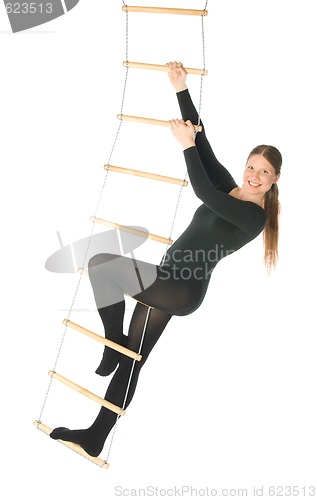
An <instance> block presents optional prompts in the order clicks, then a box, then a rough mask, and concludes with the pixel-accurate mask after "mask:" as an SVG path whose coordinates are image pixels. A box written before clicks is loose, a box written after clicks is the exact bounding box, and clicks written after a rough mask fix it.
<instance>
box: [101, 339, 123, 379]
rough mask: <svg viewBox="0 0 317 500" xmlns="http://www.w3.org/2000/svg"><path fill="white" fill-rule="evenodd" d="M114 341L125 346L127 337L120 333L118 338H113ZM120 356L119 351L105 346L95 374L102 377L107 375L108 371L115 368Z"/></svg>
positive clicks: (110, 371)
mask: <svg viewBox="0 0 317 500" xmlns="http://www.w3.org/2000/svg"><path fill="white" fill-rule="evenodd" d="M114 342H116V343H117V344H120V345H122V346H123V347H126V345H127V343H128V337H127V336H125V335H122V336H121V337H120V339H118V340H114ZM120 357H121V354H120V352H118V351H115V350H114V349H110V347H107V346H105V348H104V351H103V356H102V360H101V362H100V365H99V366H98V368H97V370H96V371H95V373H97V375H100V376H102V377H107V375H110V373H112V372H113V371H114V370H115V369H116V368H117V366H118V363H119V361H120Z"/></svg>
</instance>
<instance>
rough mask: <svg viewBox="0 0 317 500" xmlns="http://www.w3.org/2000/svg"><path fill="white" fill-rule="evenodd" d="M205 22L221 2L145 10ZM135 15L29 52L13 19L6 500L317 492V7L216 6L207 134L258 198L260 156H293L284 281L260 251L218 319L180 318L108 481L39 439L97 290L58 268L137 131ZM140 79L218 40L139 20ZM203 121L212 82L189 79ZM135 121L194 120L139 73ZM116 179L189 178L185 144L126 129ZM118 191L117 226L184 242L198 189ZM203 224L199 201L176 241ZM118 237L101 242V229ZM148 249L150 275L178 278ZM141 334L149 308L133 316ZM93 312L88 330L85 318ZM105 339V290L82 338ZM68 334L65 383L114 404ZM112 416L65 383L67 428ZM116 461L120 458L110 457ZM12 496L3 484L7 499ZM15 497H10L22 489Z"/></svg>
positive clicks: (140, 394)
mask: <svg viewBox="0 0 317 500" xmlns="http://www.w3.org/2000/svg"><path fill="white" fill-rule="evenodd" d="M138 4H143V5H152V6H156V5H158V4H159V5H165V6H180V7H188V8H191V7H197V8H203V7H204V1H196V2H195V1H193V0H188V1H187V0H183V1H182V2H177V1H175V2H173V4H170V2H167V1H164V2H163V1H161V2H157V3H156V2H153V1H152V0H149V1H148V2H146V1H145V0H144V1H142V2H141V1H140V2H138ZM121 5H122V4H121V2H120V1H119V0H117V1H111V2H110V1H103V2H102V1H100V0H99V1H96V0H90V1H88V0H86V1H85V0H82V1H81V2H80V3H79V4H78V5H77V7H76V8H74V9H73V10H72V11H70V12H69V13H68V14H66V15H64V16H63V17H61V18H59V19H56V20H55V21H53V22H51V23H49V24H46V25H42V26H40V27H38V28H34V29H33V30H29V31H27V32H21V33H17V34H12V33H11V31H10V25H9V22H8V19H7V17H6V13H5V10H4V6H0V21H1V24H0V44H1V69H2V71H1V83H0V88H1V92H0V106H1V108H0V109H1V119H0V126H1V148H0V154H1V172H2V173H1V176H2V182H1V191H2V195H1V220H2V221H1V229H2V245H1V255H2V258H1V267H2V270H1V271H2V272H1V276H2V279H1V288H2V321H1V326H2V328H1V330H2V350H1V352H2V356H1V385H2V389H1V396H2V397H1V399H2V403H1V408H2V410H1V421H2V434H3V437H4V439H2V447H1V448H2V450H1V454H2V458H3V459H5V464H4V466H3V472H4V474H3V476H4V478H5V483H7V486H8V488H9V490H8V492H7V493H6V498H18V497H20V498H21V497H22V498H23V497H24V495H28V496H29V495H32V498H33V499H34V500H37V499H40V498H46V499H49V500H50V499H56V498H58V497H61V498H66V497H69V496H70V495H71V497H76V498H79V499H82V498H83V499H84V498H88V497H89V498H92V497H93V496H94V495H98V497H99V498H115V497H116V496H115V487H116V486H121V487H124V488H146V487H147V486H150V485H152V486H157V487H158V488H159V489H164V488H165V489H167V488H169V487H174V485H175V486H181V485H187V486H190V485H192V486H193V487H194V488H197V489H203V488H206V487H207V486H208V487H210V488H218V490H219V491H220V490H221V488H236V489H237V488H248V490H249V496H252V495H253V487H254V486H255V485H256V486H257V487H258V488H260V487H261V486H262V485H263V486H264V487H265V488H268V487H269V486H270V485H283V486H285V485H299V486H309V485H310V484H312V483H314V482H315V483H316V482H317V481H316V479H317V478H316V465H317V464H316V449H317V446H316V445H317V439H316V438H317V436H316V404H315V396H316V323H315V315H314V308H315V292H314V285H315V282H316V263H315V238H314V232H315V226H316V224H315V199H314V197H315V185H316V153H315V149H316V148H315V141H316V133H315V129H316V126H315V122H316V118H315V117H316V98H315V89H316V83H317V82H316V71H315V58H316V54H315V50H316V26H315V15H314V14H315V2H314V1H313V0H310V1H309V0H303V1H302V2H300V3H298V2H294V1H292V0H287V1H286V0H266V1H259V0H252V1H251V0H241V1H239V2H237V1H236V0H227V1H222V2H210V4H209V16H208V17H207V18H206V19H205V30H206V33H205V36H206V40H205V41H206V67H207V69H208V70H209V75H208V77H206V78H205V79H204V91H203V101H202V117H203V120H204V123H205V126H206V129H207V134H208V137H209V139H210V141H211V143H212V145H213V147H214V150H215V153H216V155H217V156H218V158H219V159H220V161H222V163H223V164H224V165H226V167H227V168H228V169H229V170H230V171H231V173H232V175H233V176H234V177H235V178H236V180H237V182H240V180H241V176H242V172H243V168H244V162H245V160H246V157H247V154H248V153H249V151H250V150H251V149H252V148H253V147H254V146H256V145H258V144H262V143H269V144H273V145H275V146H276V147H278V148H279V149H280V151H281V152H282V154H283V159H284V163H283V171H282V176H281V179H280V182H279V186H280V194H281V196H280V199H281V203H282V217H281V239H280V263H279V265H278V268H277V270H276V271H275V272H274V273H273V274H272V276H271V277H268V276H267V274H266V272H265V270H264V267H263V264H262V240H261V237H259V238H258V239H257V240H255V241H254V242H252V243H251V244H250V245H248V246H247V247H245V248H243V249H242V250H241V251H239V252H237V253H236V254H234V255H232V256H230V257H228V258H226V259H224V260H223V261H222V262H221V263H220V264H219V265H218V267H217V268H216V270H215V272H214V274H213V277H212V280H211V284H210V288H209V290H208V293H207V296H206V299H205V301H204V303H203V305H202V306H201V308H200V309H199V310H198V311H196V312H195V313H194V314H193V315H191V316H188V317H186V318H173V320H172V321H171V322H170V324H169V326H168V328H167V329H166V331H165V333H164V335H163V337H162V339H161V340H160V342H159V344H158V345H157V347H156V348H155V350H154V352H153V353H152V355H151V358H150V360H149V362H148V365H147V366H146V367H145V368H144V371H143V374H142V376H141V379H140V383H139V386H138V389H137V393H136V396H135V399H134V400H133V403H132V404H131V406H130V407H129V409H128V411H127V415H126V416H125V417H124V419H121V420H120V422H119V426H118V429H117V433H116V436H115V440H114V444H113V447H112V451H111V455H110V458H109V461H110V463H111V465H110V468H109V469H108V470H107V471H102V470H101V469H99V468H98V467H96V466H94V465H93V464H90V463H89V462H88V461H86V460H84V459H83V458H81V457H80V456H78V455H76V454H75V453H72V452H71V451H70V450H68V449H66V448H64V447H63V446H60V445H59V444H58V443H56V442H53V441H51V440H50V439H49V438H48V437H46V436H45V435H44V434H42V433H41V432H38V431H37V430H36V429H35V427H34V426H33V425H32V422H33V420H35V419H36V418H38V416H39V413H40V411H41V408H42V404H43V400H44V397H45V393H46V390H47V387H48V383H49V378H48V376H47V372H48V370H49V369H52V367H53V365H54V362H55V359H56V355H57V352H58V349H59V345H60V341H61V338H62V334H63V331H64V330H63V326H62V320H63V318H64V317H66V316H67V313H68V310H69V307H70V305H71V302H72V299H73V296H74V292H75V289H76V286H77V283H78V275H76V274H70V275H62V274H53V273H49V272H48V271H46V270H45V268H44V264H45V260H46V259H47V258H48V257H49V255H51V254H52V253H53V252H55V251H56V250H57V249H58V248H59V242H58V238H57V236H56V231H59V232H60V235H61V237H62V240H63V243H64V245H66V244H67V243H70V242H72V241H76V240H77V239H80V238H83V237H86V236H88V235H89V232H90V229H91V225H90V222H89V217H90V216H91V215H92V214H93V213H94V210H95V207H96V205H97V201H98V197H99V193H100V189H101V186H102V184H103V180H104V175H105V173H104V169H103V165H104V164H105V163H106V162H107V161H108V159H109V154H110V151H111V148H112V144H113V141H114V137H115V134H116V131H117V127H118V124H119V122H118V120H117V118H116V115H117V113H119V112H120V106H121V98H122V90H123V82H124V76H125V70H124V68H123V67H122V62H123V61H124V59H125V14H124V13H122V11H121ZM129 35H130V37H129V39H130V41H129V59H130V60H131V61H140V62H152V63H158V64H164V63H165V62H167V61H169V60H173V59H175V60H181V61H182V62H183V63H184V65H185V66H186V65H187V66H191V67H201V66H202V51H201V20H200V18H199V17H198V18H193V17H185V16H184V17H183V16H158V15H157V16H154V15H147V14H130V15H129ZM188 85H189V88H190V91H191V94H192V97H193V99H194V101H195V103H196V104H197V105H198V102H199V85H200V78H199V77H197V76H189V77H188ZM124 111H125V113H126V114H131V115H140V116H148V117H153V118H159V119H163V120H165V119H166V120H167V119H169V118H173V117H177V116H179V110H178V106H177V101H176V99H175V96H174V91H173V89H172V87H171V86H170V83H169V81H168V78H167V75H166V74H165V73H161V72H150V71H143V70H142V71H140V70H132V69H131V70H130V71H129V78H128V85H127V94H126V101H125V107H124ZM112 163H113V164H115V165H120V166H124V167H128V168H129V167H130V168H139V169H141V170H148V171H153V172H160V173H162V174H166V175H171V176H175V177H182V176H183V175H184V171H185V164H184V160H183V157H182V151H181V148H180V146H179V144H178V143H176V141H175V140H174V138H173V137H172V135H171V133H170V131H169V130H168V129H167V128H161V127H151V126H145V125H140V124H130V123H123V126H122V129H121V133H120V136H119V140H118V143H117V147H116V149H115V152H114V154H113V157H112ZM122 177H123V176H119V175H118V174H113V175H112V176H111V177H110V176H109V178H108V182H107V184H106V187H105V191H104V193H103V196H102V201H101V204H100V208H99V210H100V211H99V215H100V217H103V218H105V219H108V220H113V221H115V222H120V223H123V224H132V225H140V226H144V227H147V228H148V229H149V230H150V231H151V232H153V233H156V234H162V235H165V236H168V234H169V230H170V227H171V223H172V218H173V213H174V208H175V205H176V201H177V197H178V193H179V188H178V187H175V186H170V185H165V184H163V183H154V182H153V181H146V180H144V179H135V178H130V177H128V176H124V178H122ZM198 205H199V200H197V199H196V198H195V196H194V195H193V192H192V191H191V188H190V187H189V188H187V189H186V190H184V191H183V193H182V197H181V203H180V207H179V212H178V217H177V221H176V224H175V228H174V233H173V237H174V239H175V237H177V236H178V235H179V234H180V233H181V231H182V230H183V229H184V228H185V227H186V225H187V224H188V222H189V221H190V219H191V216H192V214H193V211H194V210H195V208H196V207H197V206H198ZM96 230H98V231H99V230H100V228H96ZM163 252H164V248H162V246H161V245H160V244H156V243H148V244H146V245H144V247H142V249H140V250H139V252H138V253H137V256H138V257H140V258H144V259H146V260H149V261H151V262H154V263H157V262H159V260H160V256H161V254H162V253H163ZM128 305H129V307H128V312H127V322H128V320H129V314H130V313H131V307H132V304H128ZM79 309H81V310H83V309H85V312H84V311H81V312H80V311H79ZM71 319H73V320H74V321H75V322H76V321H77V322H78V323H80V324H82V325H83V326H86V327H87V328H90V329H92V330H94V331H96V332H99V333H102V330H101V327H100V323H99V319H98V316H97V313H96V311H95V310H94V304H93V300H92V297H91V291H90V289H89V286H88V283H87V282H85V281H84V280H83V281H82V283H81V286H80V291H79V293H78V296H77V299H76V303H75V306H74V312H73V314H72V318H71ZM92 344H93V342H91V341H89V340H88V339H86V338H82V337H81V336H80V335H79V334H77V333H75V332H71V331H70V332H69V334H68V335H67V337H66V340H65V342H64V347H63V351H62V354H61V357H60V360H59V364H58V370H57V371H59V372H60V373H62V374H64V375H65V376H67V377H69V378H71V379H72V380H74V381H76V382H77V383H80V384H81V385H83V386H84V387H87V388H88V389H90V390H92V391H93V392H96V393H97V394H99V395H101V396H103V395H104V392H105V389H106V385H107V383H108V380H107V379H103V378H100V377H97V376H96V375H95V374H94V370H95V368H96V367H97V364H98V363H99V358H100V356H101V352H102V346H99V345H98V346H95V345H92ZM97 411H98V407H97V405H96V404H95V403H93V402H91V401H90V400H88V399H86V398H84V397H82V396H80V395H78V394H77V393H74V394H73V391H71V390H70V389H68V388H66V387H64V386H62V385H61V384H59V383H58V382H54V383H53V386H52V390H51V393H50V396H49V399H48V402H47V405H46V407H45V411H44V414H43V422H44V423H46V424H47V425H49V426H51V427H56V426H61V425H64V426H69V427H73V428H76V427H77V428H80V427H87V426H88V425H90V424H91V422H92V421H93V419H94V418H95V415H96V414H97ZM107 450H108V443H106V446H105V449H104V452H103V453H102V454H101V456H103V457H104V456H106V454H107ZM2 484H3V482H2ZM3 487H4V486H3Z"/></svg>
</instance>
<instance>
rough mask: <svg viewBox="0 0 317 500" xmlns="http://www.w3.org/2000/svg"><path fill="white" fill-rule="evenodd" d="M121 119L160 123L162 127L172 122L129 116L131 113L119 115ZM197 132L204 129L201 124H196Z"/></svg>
mask: <svg viewBox="0 0 317 500" xmlns="http://www.w3.org/2000/svg"><path fill="white" fill-rule="evenodd" d="M117 118H118V119H119V120H125V121H128V122H138V123H145V124H147V125H160V126H161V127H169V126H170V123H169V121H168V120H155V119H154V118H143V117H142V116H129V115H120V114H119V115H117ZM194 128H195V131H196V132H201V131H202V126H201V125H199V126H198V125H194Z"/></svg>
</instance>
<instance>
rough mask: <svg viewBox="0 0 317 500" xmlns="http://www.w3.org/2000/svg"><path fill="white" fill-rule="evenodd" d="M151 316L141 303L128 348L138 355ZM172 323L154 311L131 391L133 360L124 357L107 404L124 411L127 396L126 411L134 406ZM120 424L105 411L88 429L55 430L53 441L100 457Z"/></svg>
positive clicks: (166, 317)
mask: <svg viewBox="0 0 317 500" xmlns="http://www.w3.org/2000/svg"><path fill="white" fill-rule="evenodd" d="M147 312H148V308H147V307H146V306H144V305H142V304H140V303H138V304H137V305H136V307H135V310H134V313H133V316H132V319H131V323H130V327H129V333H128V343H127V347H128V348H129V349H132V350H133V351H136V352H138V350H139V346H140V342H141V338H142V334H143V329H144V325H145V321H146V316H147ZM170 319H171V315H170V314H168V313H165V312H164V311H160V310H158V309H152V310H151V311H150V315H149V318H148V323H147V327H146V334H145V336H144V341H143V346H142V349H141V354H142V360H141V361H139V362H136V363H135V364H134V369H133V374H132V378H131V380H130V386H129V390H128V392H127V388H128V383H129V379H130V374H131V368H132V365H133V360H132V359H130V358H128V357H126V356H121V358H120V362H119V366H118V369H117V371H116V372H115V374H114V375H113V377H112V380H111V382H110V384H109V387H108V389H107V392H106V395H105V399H106V400H107V401H110V402H111V403H114V404H116V405H117V406H119V407H120V408H122V406H123V403H124V400H125V397H126V393H127V399H126V403H125V408H126V407H127V406H128V405H129V404H130V402H131V400H132V398H133V395H134V392H135V389H136V385H137V381H138V378H139V374H140V370H141V368H142V366H143V365H144V363H145V362H146V360H147V358H148V356H149V354H150V352H151V350H152V349H153V347H154V345H155V344H156V342H157V341H158V339H159V338H160V336H161V334H162V332H163V331H164V329H165V327H166V325H167V323H168V322H169V320H170ZM116 420H117V415H116V414H115V413H113V412H112V411H110V410H108V409H107V408H104V407H102V408H101V410H100V412H99V414H98V416H97V418H96V420H95V421H94V423H93V424H92V425H91V426H90V427H89V428H88V429H81V430H73V431H72V430H69V429H67V428H65V427H59V428H57V429H54V431H53V432H52V433H51V437H52V438H53V439H62V440H64V441H71V442H73V443H77V444H79V445H80V446H82V448H84V450H85V451H86V452H87V453H89V454H90V455H92V456H97V455H99V454H100V452H101V451H102V448H103V446H104V443H105V440H106V438H107V436H108V434H109V433H110V431H111V429H112V427H113V426H114V424H115V422H116Z"/></svg>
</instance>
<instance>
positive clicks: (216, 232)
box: [51, 90, 266, 456]
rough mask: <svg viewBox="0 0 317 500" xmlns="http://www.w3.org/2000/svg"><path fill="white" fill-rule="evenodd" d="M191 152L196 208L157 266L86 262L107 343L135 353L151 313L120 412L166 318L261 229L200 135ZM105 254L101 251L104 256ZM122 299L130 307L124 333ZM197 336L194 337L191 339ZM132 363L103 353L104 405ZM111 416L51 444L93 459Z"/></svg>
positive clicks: (105, 259) (186, 111) (113, 398)
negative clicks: (129, 300)
mask: <svg viewBox="0 0 317 500" xmlns="http://www.w3.org/2000/svg"><path fill="white" fill-rule="evenodd" d="M177 98H178V101H179V105H180V109H181V113H182V117H183V119H184V120H191V122H192V123H194V124H195V123H197V121H198V113H197V111H196V109H195V107H194V105H193V102H192V100H191V97H190V95H189V92H188V90H184V91H182V92H179V93H177ZM195 144H196V146H193V147H190V148H188V149H186V150H185V151H184V156H185V161H186V165H187V169H188V175H189V179H190V182H191V185H192V188H193V189H194V192H195V194H196V195H197V197H198V198H199V199H200V200H201V201H202V205H201V206H200V207H199V208H198V209H197V210H196V212H195V214H194V216H193V219H192V221H191V223H190V224H189V226H188V227H187V229H186V230H185V231H184V232H183V234H182V235H181V236H180V237H179V238H178V239H177V240H176V241H175V243H174V244H173V245H172V246H171V247H170V248H169V250H168V251H167V254H166V258H165V259H164V260H163V261H162V262H161V265H160V266H154V265H153V264H148V263H145V262H140V261H136V260H132V259H130V258H128V257H122V256H116V255H113V254H107V253H103V254H98V255H96V256H94V257H93V258H92V259H91V260H90V261H89V266H88V269H89V277H90V281H91V285H92V288H93V293H94V297H95V301H96V305H97V308H98V312H99V314H100V318H101V320H102V323H103V326H104V328H105V335H106V337H107V338H109V339H111V340H113V341H115V342H117V343H120V344H123V345H126V346H127V347H128V348H129V349H131V350H133V351H136V352H138V349H139V345H140V339H141V337H142V333H143V327H144V323H145V319H146V315H147V312H148V307H147V306H146V305H148V306H151V307H153V309H151V312H150V315H149V318H148V323H147V328H146V334H145V337H144V342H143V346H142V351H141V354H142V361H141V362H138V363H135V366H134V370H133V376H132V379H131V381H130V388H129V391H128V397H127V399H126V404H125V407H127V406H128V405H129V403H130V402H131V399H132V397H133V394H134V391H135V388H136V384H137V380H138V376H139V373H140V370H141V368H142V366H143V365H144V363H145V361H146V359H147V358H148V356H149V354H150V352H151V350H152V348H153V347H154V345H155V343H156V342H157V340H158V339H159V337H160V335H161V334H162V332H163V330H164V329H165V327H166V325H167V323H168V322H169V320H170V319H171V317H172V316H173V315H179V316H185V315H187V314H190V313H192V312H193V311H195V310H196V309H197V308H198V307H199V305H200V304H201V303H202V301H203V299H204V297H205V294H206V291H207V287H208V284H209V281H210V277H211V273H212V271H213V269H214V268H215V266H216V264H217V263H218V262H219V260H220V259H221V258H223V257H225V256H226V255H229V254H231V253H233V252H234V251H236V250H238V249H239V248H241V247H242V246H244V245H245V244H247V243H248V242H250V241H251V240H253V239H254V238H256V237H257V236H258V235H259V234H260V233H261V231H262V230H263V228H264V225H265V220H266V217H265V211H264V210H263V209H262V208H261V207H260V206H258V205H257V204H255V203H252V202H249V201H242V200H238V199H236V198H234V197H232V196H231V195H230V194H229V193H230V191H231V190H232V189H234V188H235V187H237V184H236V183H235V181H234V180H233V178H232V177H231V175H230V174H229V172H228V171H227V170H226V169H225V168H224V167H223V166H222V165H221V164H220V163H219V162H218V160H217V159H216V157H215V155H214V153H213V151H212V148H211V147H210V144H209V142H208V140H207V138H206V135H205V130H204V127H203V131H202V132H199V133H198V134H197V135H196V140H195ZM105 250H106V249H105ZM124 294H128V295H130V296H133V297H135V298H136V299H137V300H138V301H139V302H138V303H137V305H136V307H135V310H134V313H133V316H132V319H131V322H130V326H129V332H128V336H127V337H126V336H125V335H124V334H123V320H124V312H125V301H124ZM198 333H199V332H198ZM132 363H133V361H132V360H131V359H130V358H127V357H126V356H121V355H120V354H119V353H117V352H116V351H113V350H111V349H109V348H107V347H105V350H104V354H103V358H102V361H101V363H100V365H99V367H98V368H97V370H96V373H98V374H99V375H103V376H105V375H109V374H110V373H112V372H113V371H114V370H115V368H116V367H117V365H118V368H117V370H116V372H115V373H114V375H113V377H112V379H111V381H110V384H109V386H108V389H107V392H106V395H105V399H106V400H108V401H110V402H112V403H114V404H115V405H117V406H119V407H122V405H123V402H124V399H125V394H126V389H127V384H128V380H129V378H130V373H131V366H132ZM116 419H117V415H116V414H115V413H113V412H111V411H110V410H108V409H106V408H104V407H102V408H101V410H100V412H99V414H98V416H97V418H96V420H95V422H94V423H93V424H92V425H91V427H89V428H88V429H81V430H69V429H66V428H64V427H60V428H57V429H54V431H53V432H52V433H51V437H52V438H53V439H62V440H65V441H72V442H75V443H78V444H79V445H81V446H82V447H83V448H84V449H85V450H86V451H87V452H88V453H89V454H91V455H93V456H97V455H99V453H100V452H101V450H102V448H103V446H104V443H105V440H106V438H107V436H108V434H109V432H110V430H111V428H112V427H113V425H114V424H115V422H116Z"/></svg>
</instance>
